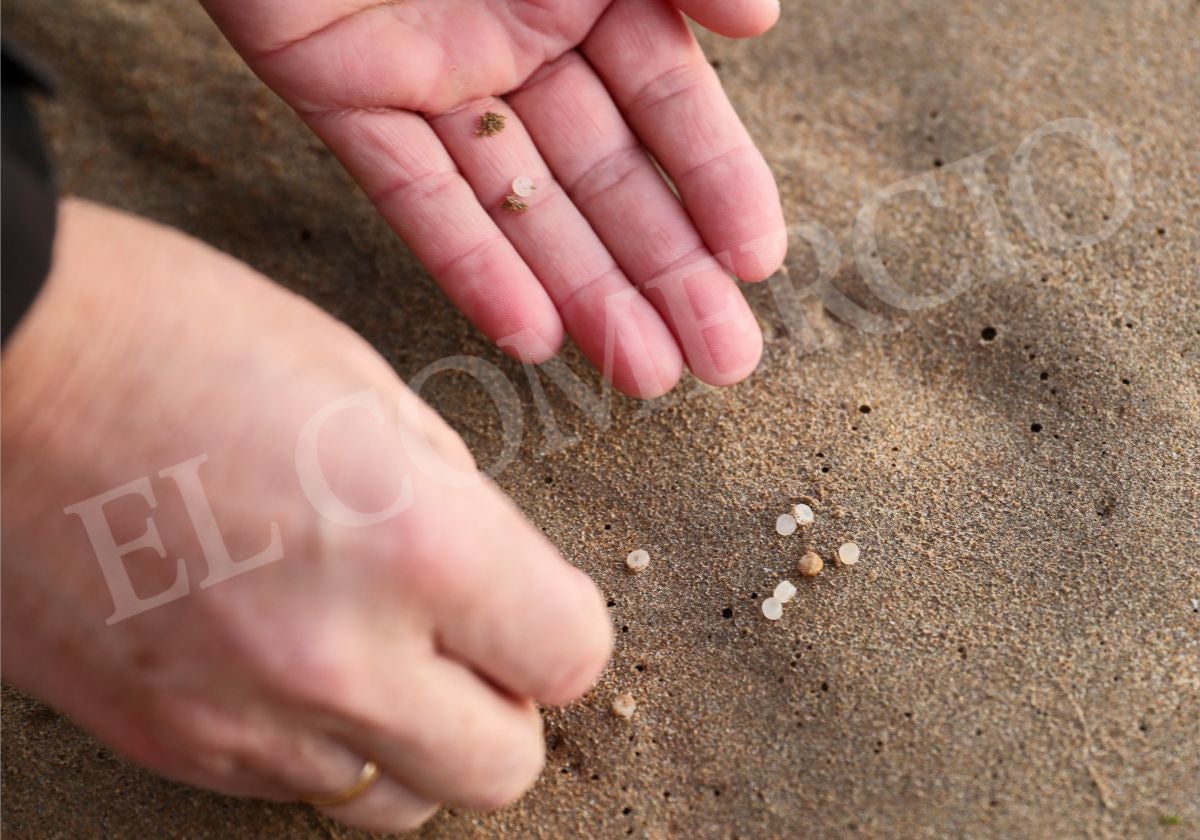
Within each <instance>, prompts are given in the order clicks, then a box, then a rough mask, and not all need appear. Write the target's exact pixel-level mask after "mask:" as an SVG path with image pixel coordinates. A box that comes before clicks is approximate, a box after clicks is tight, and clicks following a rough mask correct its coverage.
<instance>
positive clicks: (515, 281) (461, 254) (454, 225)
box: [305, 110, 563, 363]
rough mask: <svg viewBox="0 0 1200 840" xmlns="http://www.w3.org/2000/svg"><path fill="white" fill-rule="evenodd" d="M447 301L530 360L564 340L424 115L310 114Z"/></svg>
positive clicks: (543, 297)
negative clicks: (446, 297) (422, 264)
mask: <svg viewBox="0 0 1200 840" xmlns="http://www.w3.org/2000/svg"><path fill="white" fill-rule="evenodd" d="M305 119H306V120H307V121H308V123H309V125H310V126H311V127H312V129H313V130H314V131H315V132H316V133H317V134H318V135H319V136H320V137H321V138H322V139H323V140H324V141H325V143H326V144H328V146H329V147H330V149H332V150H333V152H334V154H336V155H337V156H338V158H340V159H341V161H342V163H343V164H344V165H345V167H346V169H347V170H349V172H350V174H351V175H352V176H354V178H355V180H357V181H358V183H359V185H360V186H362V188H363V190H365V191H366V193H367V195H368V196H369V197H370V198H371V201H372V202H373V203H374V204H375V206H376V207H378V208H379V211H380V213H382V214H383V216H384V218H385V219H387V221H388V223H389V224H390V225H391V226H392V228H393V229H395V231H396V232H397V233H398V234H400V236H401V238H403V239H404V241H405V242H406V243H408V246H409V247H410V248H411V249H412V251H413V253H414V254H416V256H417V258H418V259H420V260H421V262H422V263H424V264H425V266H426V268H428V269H429V272H430V274H432V275H433V277H434V278H435V279H436V280H437V281H438V284H439V285H440V286H441V287H442V290H443V291H444V292H445V293H446V295H447V296H448V297H449V298H450V300H451V301H453V302H454V304H455V305H456V306H457V307H458V308H459V309H460V310H461V311H462V312H463V314H465V315H466V316H467V317H468V318H469V319H470V320H471V322H472V323H474V324H475V325H476V326H477V327H478V328H479V329H480V330H481V331H482V332H483V333H484V334H485V335H486V336H487V337H488V338H490V339H491V340H493V341H495V342H498V343H500V342H503V347H504V349H505V350H506V352H508V353H509V354H510V355H512V356H515V357H516V358H518V359H520V360H521V361H525V362H530V363H539V362H544V361H546V360H547V359H549V358H551V357H552V356H553V355H554V354H555V353H556V352H557V351H558V348H559V346H560V345H561V344H562V337H563V328H562V321H561V320H560V319H559V316H558V312H557V311H556V310H555V308H554V304H553V303H552V302H551V300H550V298H549V296H548V295H547V294H546V292H545V290H544V289H543V288H542V287H541V285H540V284H539V283H538V281H537V278H536V277H534V275H533V273H532V272H531V271H530V270H529V267H528V266H527V265H526V264H525V262H524V261H523V260H522V259H521V257H520V256H519V255H518V254H517V252H516V251H515V250H514V249H513V247H512V244H511V243H510V242H509V241H508V240H507V239H506V238H505V237H504V235H503V234H502V233H501V232H500V230H499V228H497V227H496V224H495V222H494V221H492V219H491V218H490V217H489V216H488V214H487V213H486V212H485V211H484V209H483V208H482V207H480V206H479V202H478V201H476V199H475V196H474V194H473V193H472V192H471V188H470V187H469V186H468V185H467V183H466V181H464V180H463V178H462V176H461V175H460V174H459V172H458V170H457V169H456V167H455V166H454V162H453V161H452V160H451V159H450V156H449V155H448V154H447V153H446V150H445V149H444V148H443V147H442V144H441V143H440V142H439V141H438V139H437V137H436V136H435V135H434V133H433V131H432V130H431V129H430V128H429V126H428V124H427V123H426V122H425V120H424V119H423V118H421V117H419V116H417V115H415V114H411V113H408V112H404V111H394V110H383V111H363V110H344V111H328V112H324V113H319V114H309V115H306V117H305Z"/></svg>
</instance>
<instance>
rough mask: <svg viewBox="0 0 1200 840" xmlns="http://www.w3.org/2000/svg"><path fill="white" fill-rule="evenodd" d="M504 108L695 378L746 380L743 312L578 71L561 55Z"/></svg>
mask: <svg viewBox="0 0 1200 840" xmlns="http://www.w3.org/2000/svg"><path fill="white" fill-rule="evenodd" d="M509 102H510V103H511V104H512V105H513V107H514V108H515V109H516V110H517V113H518V114H520V115H521V117H522V119H524V120H525V121H526V123H527V125H528V126H529V130H530V132H531V133H532V134H533V138H534V141H535V142H536V143H537V145H538V148H540V149H543V150H544V154H545V156H546V160H547V162H549V164H550V167H551V169H553V170H554V172H555V174H556V175H557V176H558V178H559V180H560V182H561V183H563V184H564V185H565V186H566V189H567V192H568V194H569V195H570V197H571V200H572V201H573V202H574V204H575V206H577V207H578V208H579V209H580V210H581V211H582V212H583V214H584V216H585V217H586V218H587V220H588V221H589V222H590V223H591V225H592V227H593V228H594V229H595V231H596V232H597V233H598V234H599V235H600V238H601V239H602V240H603V241H604V243H605V244H606V245H607V246H608V249H609V251H610V252H611V253H612V255H613V256H614V257H615V258H616V260H617V262H618V263H619V264H620V265H621V267H622V268H624V269H625V272H626V274H627V275H628V276H629V278H630V279H631V280H632V281H633V283H634V284H635V285H636V286H638V287H639V288H640V289H641V290H642V293H643V294H645V295H646V297H647V298H649V299H650V300H651V301H652V302H654V304H655V306H656V307H657V308H658V311H659V312H660V313H662V316H663V317H664V318H665V319H666V321H667V323H668V325H669V326H670V327H671V330H672V331H673V332H674V333H675V336H676V338H677V339H678V340H679V343H680V346H681V347H682V348H683V352H684V356H685V357H686V358H687V363H688V366H689V367H690V368H691V369H692V372H693V373H694V374H695V375H696V377H697V378H699V379H700V380H702V381H704V382H707V383H709V384H710V385H730V384H733V383H734V382H738V381H740V380H741V379H743V378H745V377H746V376H748V375H749V374H750V373H752V372H753V370H754V368H755V366H756V365H757V364H758V359H759V356H760V355H761V353H762V336H761V334H760V332H759V329H758V324H757V322H756V320H755V318H754V315H753V313H751V311H750V308H749V307H748V306H747V305H746V301H745V298H743V297H742V294H741V292H740V291H739V290H738V288H737V286H736V285H735V284H734V282H733V280H731V279H730V278H729V276H728V274H727V273H726V272H725V270H724V269H723V268H722V267H721V266H720V264H719V263H718V262H717V261H716V260H715V259H714V258H713V256H712V254H711V253H710V252H709V250H708V248H707V247H706V246H705V244H704V242H703V240H702V239H701V238H700V235H699V233H697V232H696V228H695V226H694V225H693V224H692V221H691V219H690V218H689V217H688V215H687V212H686V211H685V210H684V208H683V206H682V205H681V204H680V203H679V199H677V198H676V197H675V195H674V193H672V192H671V190H670V188H669V187H668V186H667V183H666V181H664V180H663V178H662V175H661V174H660V173H659V171H658V169H657V168H656V167H655V166H654V163H653V161H652V160H651V159H650V157H649V155H647V154H646V152H645V151H644V150H643V149H642V146H641V144H640V143H639V142H638V140H637V138H636V137H635V136H634V135H633V132H632V131H631V130H630V128H629V126H628V125H626V123H625V120H624V118H622V116H621V114H620V112H618V111H617V108H616V105H614V104H613V101H612V99H611V98H610V97H609V95H608V92H607V91H606V90H605V88H604V85H603V83H601V81H600V79H599V78H598V77H597V76H596V73H595V71H593V70H592V69H591V67H589V66H588V64H587V62H585V61H584V60H583V59H582V58H581V57H580V56H579V55H578V53H567V54H566V55H564V56H563V57H562V58H560V59H558V60H557V61H555V62H553V63H552V64H549V65H547V66H546V67H545V68H544V69H543V70H542V71H540V72H539V73H537V74H535V75H534V77H533V78H531V79H530V80H529V82H528V83H527V84H526V85H525V86H524V87H523V88H522V89H521V90H520V91H518V92H517V93H514V94H512V95H510V96H509Z"/></svg>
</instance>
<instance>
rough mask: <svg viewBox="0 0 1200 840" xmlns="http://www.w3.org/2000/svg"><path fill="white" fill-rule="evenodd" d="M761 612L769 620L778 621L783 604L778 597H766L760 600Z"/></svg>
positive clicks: (781, 615) (781, 614)
mask: <svg viewBox="0 0 1200 840" xmlns="http://www.w3.org/2000/svg"><path fill="white" fill-rule="evenodd" d="M762 614H763V615H765V616H766V617H767V618H769V619H770V620H771V621H778V620H779V619H781V618H783V604H782V603H780V601H779V599H778V598H768V599H767V600H765V601H763V602H762Z"/></svg>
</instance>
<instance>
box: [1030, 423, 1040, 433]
mask: <svg viewBox="0 0 1200 840" xmlns="http://www.w3.org/2000/svg"><path fill="white" fill-rule="evenodd" d="M1041 430H1042V424H1041V423H1030V424H1029V431H1031V432H1040V431H1041Z"/></svg>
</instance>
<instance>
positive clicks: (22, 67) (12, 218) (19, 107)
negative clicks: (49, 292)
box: [0, 44, 58, 341]
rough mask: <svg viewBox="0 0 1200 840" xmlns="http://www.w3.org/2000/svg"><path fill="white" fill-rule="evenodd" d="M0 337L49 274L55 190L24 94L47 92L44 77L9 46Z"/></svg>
mask: <svg viewBox="0 0 1200 840" xmlns="http://www.w3.org/2000/svg"><path fill="white" fill-rule="evenodd" d="M0 61H2V66H3V76H2V83H3V96H2V97H0V134H3V163H2V170H0V179H2V183H0V205H2V206H0V341H7V340H8V337H9V335H11V334H12V331H13V330H14V329H15V328H16V325H17V322H18V321H20V320H21V317H22V316H23V315H24V314H25V313H26V312H27V311H28V310H29V308H30V307H31V306H32V305H33V301H34V298H36V297H37V294H38V292H39V291H40V290H41V288H42V283H43V282H45V280H46V276H47V275H48V274H49V273H50V260H51V254H52V251H53V246H54V231H55V224H56V221H57V210H58V194H57V191H56V189H55V184H54V175H53V172H52V170H51V168H50V161H49V158H48V157H47V156H46V150H45V147H44V146H43V145H42V138H41V133H40V132H39V131H38V125H37V120H36V119H35V118H34V114H33V109H32V107H31V106H30V104H29V101H28V99H27V98H26V97H27V94H29V93H32V92H40V93H49V92H50V85H49V83H48V82H47V81H46V77H45V76H44V75H43V74H41V73H39V72H38V71H37V70H35V69H33V65H32V64H31V63H30V62H29V61H28V60H26V59H24V58H23V57H22V56H20V54H19V53H18V52H16V51H15V50H14V49H13V47H12V46H11V45H9V44H4V46H3V49H2V50H0Z"/></svg>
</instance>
